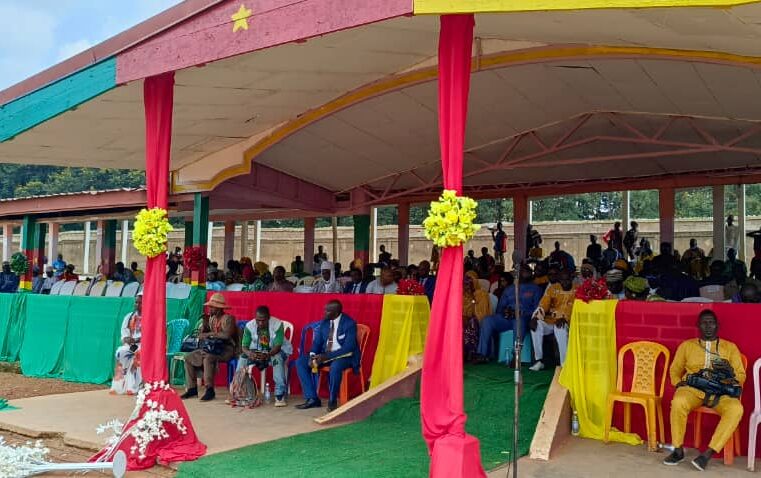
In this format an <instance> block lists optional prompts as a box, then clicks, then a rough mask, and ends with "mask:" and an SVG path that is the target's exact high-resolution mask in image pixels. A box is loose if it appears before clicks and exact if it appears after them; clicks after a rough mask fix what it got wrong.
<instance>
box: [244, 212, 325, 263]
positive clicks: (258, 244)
mask: <svg viewBox="0 0 761 478" xmlns="http://www.w3.org/2000/svg"><path fill="white" fill-rule="evenodd" d="M312 229H313V230H314V227H312ZM255 233H256V251H254V252H255V254H254V257H255V259H254V260H255V261H256V262H259V261H260V260H261V258H262V221H256V231H255ZM312 244H314V234H313V235H312ZM312 249H314V247H312ZM304 260H306V258H305V259H304Z"/></svg>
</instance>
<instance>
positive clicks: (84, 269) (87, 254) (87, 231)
mask: <svg viewBox="0 0 761 478" xmlns="http://www.w3.org/2000/svg"><path fill="white" fill-rule="evenodd" d="M91 228H92V225H91V224H90V221H85V253H84V259H83V261H82V272H84V273H85V274H87V273H89V272H90V235H91V231H90V229H91ZM96 244H97V242H96ZM96 250H97V246H96ZM54 260H55V259H54Z"/></svg>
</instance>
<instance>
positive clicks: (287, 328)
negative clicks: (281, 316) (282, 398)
mask: <svg viewBox="0 0 761 478" xmlns="http://www.w3.org/2000/svg"><path fill="white" fill-rule="evenodd" d="M281 322H283V336H284V337H285V340H287V341H289V342H290V341H291V339H292V338H293V324H292V323H290V322H288V321H287V320H282V321H281ZM289 362H290V361H289ZM289 365H290V364H286V370H288V371H290V366H289ZM266 374H267V369H264V370H262V371H261V379H260V380H259V389H260V390H261V392H262V395H264V385H265V382H264V381H265V380H266V379H267V377H266ZM289 377H290V373H289V374H287V375H286V376H285V386H286V389H287V390H288V395H289V396H290V394H291V386H290V380H289Z"/></svg>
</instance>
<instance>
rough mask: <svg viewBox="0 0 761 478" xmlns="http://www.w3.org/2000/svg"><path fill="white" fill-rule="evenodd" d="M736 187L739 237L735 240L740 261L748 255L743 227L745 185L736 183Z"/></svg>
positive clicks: (744, 223)
mask: <svg viewBox="0 0 761 478" xmlns="http://www.w3.org/2000/svg"><path fill="white" fill-rule="evenodd" d="M736 188H737V218H736V220H737V227H738V229H739V234H740V237H739V238H738V240H737V246H738V247H737V248H738V249H740V250H739V251H738V257H739V258H740V260H741V261H744V260H745V258H746V257H748V255H747V254H746V253H745V247H746V242H745V239H746V237H745V229H746V226H747V224H746V223H747V221H746V220H745V185H744V184H738V185H737V186H736Z"/></svg>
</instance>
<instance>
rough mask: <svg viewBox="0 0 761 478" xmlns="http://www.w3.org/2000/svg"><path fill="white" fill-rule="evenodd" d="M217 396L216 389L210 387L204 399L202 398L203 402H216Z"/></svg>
mask: <svg viewBox="0 0 761 478" xmlns="http://www.w3.org/2000/svg"><path fill="white" fill-rule="evenodd" d="M216 396H217V394H216V393H215V392H214V389H213V388H211V387H209V388H207V389H206V392H204V394H203V397H201V401H202V402H209V401H211V400H214V397H216Z"/></svg>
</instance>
